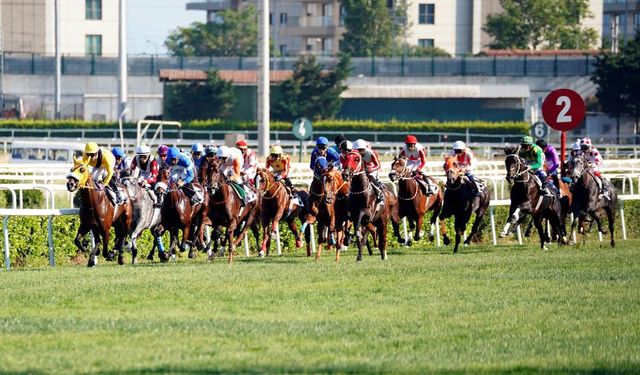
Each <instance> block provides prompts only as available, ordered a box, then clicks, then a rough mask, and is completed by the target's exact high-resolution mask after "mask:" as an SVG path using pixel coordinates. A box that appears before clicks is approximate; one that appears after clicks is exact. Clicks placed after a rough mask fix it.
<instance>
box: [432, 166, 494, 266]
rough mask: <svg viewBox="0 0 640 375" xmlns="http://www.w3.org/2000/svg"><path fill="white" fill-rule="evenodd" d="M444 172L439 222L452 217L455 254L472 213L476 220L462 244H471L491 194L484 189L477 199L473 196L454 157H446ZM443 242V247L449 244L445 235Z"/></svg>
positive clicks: (471, 188)
mask: <svg viewBox="0 0 640 375" xmlns="http://www.w3.org/2000/svg"><path fill="white" fill-rule="evenodd" d="M444 170H445V173H446V176H447V184H446V190H445V192H444V204H443V207H442V211H441V212H440V221H441V222H442V223H444V220H445V219H446V218H449V217H451V216H453V217H454V228H455V231H456V243H455V245H454V248H453V253H454V254H455V253H457V252H458V246H459V245H460V241H461V239H462V236H463V235H464V231H465V230H466V229H467V223H468V222H469V220H471V215H473V214H474V213H475V214H476V218H475V219H474V221H473V226H472V227H471V233H469V236H467V238H466V239H465V240H464V244H465V245H469V244H471V240H472V238H473V237H474V236H475V235H477V234H478V232H479V227H480V223H481V222H482V218H483V217H484V215H485V213H486V212H487V209H488V208H489V202H490V201H491V194H490V193H489V190H488V189H485V190H484V191H483V192H482V194H481V195H480V196H479V197H476V196H474V194H473V187H472V186H471V183H470V182H469V181H468V180H467V179H466V178H463V175H464V174H463V173H462V172H461V171H460V168H458V163H457V161H456V159H455V157H447V158H446V159H445V163H444ZM443 242H444V243H445V245H448V244H450V243H451V240H450V239H449V238H448V237H447V235H446V233H445V235H444V237H443Z"/></svg>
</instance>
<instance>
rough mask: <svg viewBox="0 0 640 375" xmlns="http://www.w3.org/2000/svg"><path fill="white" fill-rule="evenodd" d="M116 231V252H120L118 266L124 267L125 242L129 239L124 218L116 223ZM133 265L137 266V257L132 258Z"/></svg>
mask: <svg viewBox="0 0 640 375" xmlns="http://www.w3.org/2000/svg"><path fill="white" fill-rule="evenodd" d="M123 215H126V214H123ZM114 229H115V233H116V238H115V248H114V250H117V251H118V264H119V265H123V264H124V241H125V240H126V239H127V231H126V224H125V218H124V217H121V218H120V220H119V221H118V222H117V223H116V226H115V228H114ZM131 263H132V264H135V257H134V258H132V260H131Z"/></svg>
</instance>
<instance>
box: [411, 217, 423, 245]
mask: <svg viewBox="0 0 640 375" xmlns="http://www.w3.org/2000/svg"><path fill="white" fill-rule="evenodd" d="M423 221H424V216H423V215H420V214H418V218H417V220H416V232H415V234H414V235H413V240H414V241H416V242H418V241H420V238H421V237H422V236H421V235H420V232H421V231H422V224H423Z"/></svg>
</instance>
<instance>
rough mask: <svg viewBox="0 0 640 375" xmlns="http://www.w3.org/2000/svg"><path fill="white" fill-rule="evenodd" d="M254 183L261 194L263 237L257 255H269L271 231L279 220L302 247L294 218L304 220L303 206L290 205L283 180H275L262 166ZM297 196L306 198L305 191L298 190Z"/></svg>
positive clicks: (308, 251)
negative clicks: (282, 221) (284, 222)
mask: <svg viewBox="0 0 640 375" xmlns="http://www.w3.org/2000/svg"><path fill="white" fill-rule="evenodd" d="M254 185H255V187H256V189H257V190H258V191H259V192H260V193H261V195H262V206H261V207H260V213H261V222H262V229H263V237H262V247H261V249H260V253H259V256H265V255H266V256H269V248H270V245H271V236H272V233H274V232H275V231H276V229H277V226H278V223H279V222H280V220H284V221H286V223H287V225H288V226H289V229H291V232H292V233H293V236H294V237H295V239H296V247H297V248H300V247H302V238H301V233H300V231H298V227H297V226H296V222H295V219H296V218H298V219H300V220H301V221H302V220H304V218H305V214H306V209H305V207H304V206H302V207H301V206H298V205H292V203H291V199H290V198H289V192H288V191H287V187H286V185H285V183H284V181H282V180H280V181H276V180H275V178H274V176H273V174H271V173H270V172H269V171H267V170H266V169H264V168H260V169H258V170H257V172H256V177H255V178H254ZM298 196H299V197H300V199H305V200H306V198H307V192H306V191H305V190H298ZM303 202H304V200H303ZM310 252H311V247H310V244H309V241H307V254H310Z"/></svg>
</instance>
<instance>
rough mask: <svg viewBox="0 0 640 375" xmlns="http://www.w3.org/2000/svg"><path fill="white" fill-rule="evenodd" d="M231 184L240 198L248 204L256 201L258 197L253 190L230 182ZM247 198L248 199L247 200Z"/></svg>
mask: <svg viewBox="0 0 640 375" xmlns="http://www.w3.org/2000/svg"><path fill="white" fill-rule="evenodd" d="M229 184H230V185H231V187H232V188H233V191H234V192H235V193H236V195H237V196H238V198H240V199H241V200H243V201H244V202H246V203H250V202H253V201H255V200H256V199H257V198H258V196H257V195H256V194H255V193H254V192H253V190H251V189H245V188H243V187H242V186H241V185H240V184H238V183H237V182H234V181H230V182H229ZM245 197H246V198H245Z"/></svg>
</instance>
